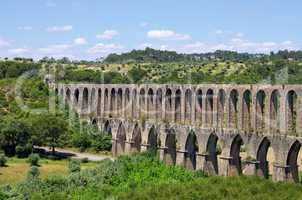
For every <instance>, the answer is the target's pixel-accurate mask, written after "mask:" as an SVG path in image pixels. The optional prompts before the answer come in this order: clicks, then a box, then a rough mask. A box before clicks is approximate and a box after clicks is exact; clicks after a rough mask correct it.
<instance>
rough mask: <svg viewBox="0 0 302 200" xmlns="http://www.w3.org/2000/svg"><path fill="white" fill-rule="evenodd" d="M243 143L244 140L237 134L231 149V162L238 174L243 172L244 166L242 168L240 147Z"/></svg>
mask: <svg viewBox="0 0 302 200" xmlns="http://www.w3.org/2000/svg"><path fill="white" fill-rule="evenodd" d="M241 145H243V140H242V138H241V137H240V135H237V136H236V137H235V138H234V140H233V142H232V145H231V151H230V156H231V157H232V159H231V161H230V164H231V166H233V167H234V169H235V170H236V171H234V172H235V173H237V174H238V175H240V174H241V173H242V168H241V157H240V148H241Z"/></svg>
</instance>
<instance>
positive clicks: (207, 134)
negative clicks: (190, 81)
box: [56, 84, 302, 182]
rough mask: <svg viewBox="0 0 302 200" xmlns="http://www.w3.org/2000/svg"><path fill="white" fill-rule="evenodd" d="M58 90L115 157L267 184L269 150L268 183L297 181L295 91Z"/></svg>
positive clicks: (300, 121)
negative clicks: (107, 141)
mask: <svg viewBox="0 0 302 200" xmlns="http://www.w3.org/2000/svg"><path fill="white" fill-rule="evenodd" d="M56 90H57V92H58V94H60V95H61V96H62V97H63V98H62V99H63V100H64V101H63V103H65V104H69V105H71V106H72V108H73V109H75V110H76V111H77V112H78V113H79V114H80V115H81V117H82V118H84V119H87V120H89V121H90V122H93V123H97V124H98V125H99V127H100V128H101V129H103V130H107V131H108V132H110V133H111V134H112V137H113V147H112V153H113V154H114V155H120V154H124V153H132V152H138V151H145V150H147V149H151V148H154V149H158V151H159V154H160V158H161V159H162V160H163V161H165V162H166V163H167V164H171V165H174V164H177V165H181V166H184V167H187V168H189V169H195V170H202V171H204V172H206V173H208V174H213V175H214V174H219V175H223V176H234V175H240V174H242V173H244V174H247V175H257V176H263V177H266V178H267V177H268V171H269V167H268V161H267V152H268V149H269V147H271V148H272V149H273V151H274V153H273V154H274V160H275V162H274V169H273V180H275V181H290V182H298V180H299V177H298V166H297V156H298V153H299V150H300V147H301V132H302V127H301V126H302V116H301V114H302V106H301V101H302V87H301V86H300V85H214V84H213V85H212V84H209V85H157V84H146V85H110V84H108V85H107V84H106V85H93V84H66V85H64V84H59V85H57V86H56ZM218 144H219V145H218ZM241 146H244V149H245V153H246V154H247V156H246V159H245V160H241V157H240V147H241ZM218 147H219V148H218ZM217 151H219V153H220V155H219V156H217V154H218V153H217Z"/></svg>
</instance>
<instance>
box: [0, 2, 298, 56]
mask: <svg viewBox="0 0 302 200" xmlns="http://www.w3.org/2000/svg"><path fill="white" fill-rule="evenodd" d="M301 7H302V2H301V1H298V0H291V1H290V2H289V1H281V0H253V1H244V0H186V1H181V0H180V1H176V0H149V1H143V0H27V1H20V0H3V1H2V2H1V12H0V26H1V28H0V57H16V56H23V57H33V58H41V57H44V56H53V57H56V58H58V57H63V56H68V57H70V58H72V59H89V60H93V59H96V58H98V57H101V56H106V55H108V54H109V53H112V52H115V53H120V52H125V51H129V50H131V49H143V48H145V47H152V48H157V49H167V50H176V51H178V52H187V53H193V52H209V51H214V50H217V49H223V50H236V51H240V52H264V53H267V52H270V51H276V50H279V49H302V37H301V35H302V26H301V25H302V20H301V18H302V12H301Z"/></svg>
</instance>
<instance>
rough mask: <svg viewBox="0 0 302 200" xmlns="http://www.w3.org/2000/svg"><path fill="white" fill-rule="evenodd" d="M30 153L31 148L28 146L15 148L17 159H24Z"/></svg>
mask: <svg viewBox="0 0 302 200" xmlns="http://www.w3.org/2000/svg"><path fill="white" fill-rule="evenodd" d="M31 153H32V146H31V145H30V144H27V145H25V146H17V147H16V155H17V157H18V158H26V157H28V156H29V155H30V154H31Z"/></svg>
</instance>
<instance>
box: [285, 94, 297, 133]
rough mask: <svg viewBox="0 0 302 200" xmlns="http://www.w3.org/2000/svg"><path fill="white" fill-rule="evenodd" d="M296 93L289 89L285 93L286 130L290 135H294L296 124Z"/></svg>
mask: <svg viewBox="0 0 302 200" xmlns="http://www.w3.org/2000/svg"><path fill="white" fill-rule="evenodd" d="M296 117H297V94H296V92H295V91H293V90H291V91H289V92H288V94H287V130H288V132H289V133H290V134H291V135H296V131H297V130H296V126H297V124H296V123H297V121H296Z"/></svg>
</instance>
